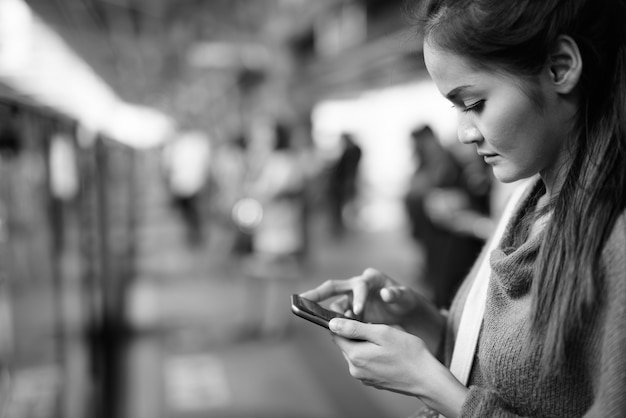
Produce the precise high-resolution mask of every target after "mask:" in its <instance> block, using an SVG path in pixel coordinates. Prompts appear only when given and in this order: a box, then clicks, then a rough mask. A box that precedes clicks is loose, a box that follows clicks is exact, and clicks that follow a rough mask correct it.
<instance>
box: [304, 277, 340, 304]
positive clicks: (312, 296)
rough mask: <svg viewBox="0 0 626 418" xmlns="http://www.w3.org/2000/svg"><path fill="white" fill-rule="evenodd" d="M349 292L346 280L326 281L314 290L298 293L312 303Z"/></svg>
mask: <svg viewBox="0 0 626 418" xmlns="http://www.w3.org/2000/svg"><path fill="white" fill-rule="evenodd" d="M349 291H350V284H349V283H347V280H327V281H325V282H324V283H322V284H321V285H319V286H318V287H316V288H315V289H311V290H307V291H306V292H303V293H300V296H301V297H303V298H305V299H309V300H312V301H314V302H320V301H323V300H325V299H328V298H331V297H333V296H337V295H340V294H345V293H348V292H349Z"/></svg>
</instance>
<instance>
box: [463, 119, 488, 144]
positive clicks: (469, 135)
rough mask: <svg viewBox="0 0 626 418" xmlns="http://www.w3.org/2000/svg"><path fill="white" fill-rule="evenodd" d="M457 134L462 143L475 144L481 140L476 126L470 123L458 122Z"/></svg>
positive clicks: (481, 137)
mask: <svg viewBox="0 0 626 418" xmlns="http://www.w3.org/2000/svg"><path fill="white" fill-rule="evenodd" d="M457 135H458V137H459V141H460V142H461V143H462V144H467V145H469V144H475V143H477V142H480V141H482V140H483V136H482V134H481V133H480V131H479V130H478V128H477V127H476V126H474V125H472V124H463V123H459V127H458V131H457Z"/></svg>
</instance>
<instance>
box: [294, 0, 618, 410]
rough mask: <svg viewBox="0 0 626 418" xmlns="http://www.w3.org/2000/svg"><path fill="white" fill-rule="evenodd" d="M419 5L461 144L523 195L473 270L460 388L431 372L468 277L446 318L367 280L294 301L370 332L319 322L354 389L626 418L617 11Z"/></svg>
mask: <svg viewBox="0 0 626 418" xmlns="http://www.w3.org/2000/svg"><path fill="white" fill-rule="evenodd" d="M426 3H427V4H426V5H425V6H424V12H423V13H424V24H423V26H422V27H423V28H424V57H425V62H426V66H427V69H428V71H429V73H430V75H431V77H432V78H433V80H434V81H435V83H436V84H437V86H438V88H439V90H440V91H441V93H442V94H443V95H444V96H445V97H447V98H448V99H449V100H450V101H451V102H452V104H453V105H454V106H455V108H456V109H457V110H458V116H459V126H458V134H459V139H460V141H461V142H462V143H465V144H468V145H472V146H474V147H476V151H477V152H478V154H479V155H481V156H483V157H484V160H485V162H486V163H487V164H489V165H490V166H491V167H492V169H493V172H494V175H495V177H496V178H497V179H498V180H500V181H502V182H514V181H517V180H521V179H530V181H531V184H530V187H528V188H527V189H526V190H527V191H526V193H525V195H524V196H523V198H522V199H521V201H520V202H519V203H518V205H517V207H516V209H515V210H514V213H513V216H512V218H511V219H510V220H509V221H508V224H507V227H506V229H505V232H504V235H503V237H502V238H501V240H500V241H499V243H498V244H497V246H496V249H495V250H493V251H492V252H491V253H490V254H483V255H482V256H481V258H482V257H489V265H490V267H491V269H490V275H489V276H488V277H489V279H488V280H489V285H488V290H487V296H486V304H485V312H484V315H483V319H482V328H481V331H480V334H479V339H478V343H477V349H476V354H475V357H474V361H473V366H472V369H471V373H470V376H469V382H468V384H467V385H463V384H461V383H460V382H459V381H458V380H457V379H456V378H455V377H454V376H453V375H452V374H451V372H450V371H449V370H448V368H447V367H446V366H445V365H446V364H449V361H450V353H451V347H452V346H453V344H454V339H455V336H456V335H457V330H458V327H459V322H460V320H461V318H460V317H461V313H462V309H463V305H464V302H465V299H466V297H467V293H468V289H469V288H470V286H471V284H472V282H473V280H474V276H475V273H476V272H475V270H476V268H474V269H473V270H474V271H472V272H470V274H469V276H468V278H467V279H466V282H465V283H464V285H463V287H462V288H461V289H460V291H459V292H458V294H457V296H456V298H455V301H454V303H453V305H452V307H451V309H450V311H449V313H448V314H447V315H444V314H442V313H440V312H439V311H437V310H436V309H434V307H433V305H432V304H431V303H430V302H429V301H427V300H425V299H424V298H422V297H421V296H420V295H419V294H417V293H416V292H415V291H413V290H411V289H408V288H405V287H402V286H400V285H399V284H398V283H397V282H395V281H393V280H392V279H391V278H389V277H387V276H385V275H384V274H382V273H380V272H378V271H375V270H372V269H367V270H365V272H364V273H363V274H361V275H360V276H357V277H354V278H352V279H349V280H344V281H329V282H326V283H324V284H322V285H321V286H319V287H318V288H316V289H313V290H310V291H308V292H304V293H303V294H302V296H304V297H306V298H309V299H313V300H316V301H322V300H325V299H327V298H329V297H332V296H337V295H343V296H342V297H340V298H338V299H336V301H335V302H334V303H333V304H332V305H331V307H332V308H333V309H335V310H338V311H351V312H353V313H354V314H355V315H357V316H361V317H363V318H364V319H365V320H366V321H367V322H370V323H369V324H368V323H360V322H357V321H352V320H342V319H334V320H333V321H331V326H330V328H331V332H332V333H333V339H334V341H335V342H336V344H337V345H338V346H339V348H340V349H341V350H342V351H343V354H344V356H345V358H346V360H347V362H348V365H349V369H350V372H351V374H352V375H353V376H354V377H355V378H357V379H359V380H361V381H362V382H363V383H365V384H368V385H371V386H375V387H378V388H381V389H386V390H390V391H394V392H400V393H404V394H407V395H410V396H415V397H418V398H420V399H421V400H422V401H423V402H424V403H425V404H427V405H428V406H429V407H430V408H432V409H434V410H435V411H437V412H439V413H441V414H443V415H445V416H447V417H457V416H463V417H469V416H472V417H491V416H498V417H516V416H524V417H580V416H585V417H623V416H626V211H625V207H626V25H625V24H624V22H626V2H624V1H619V0H541V1H537V0H432V1H427V2H426ZM432 336H435V339H434V340H433V341H432V342H434V343H432V344H427V342H431V340H432ZM437 341H443V344H442V346H443V347H444V350H442V351H441V356H438V354H439V352H437V351H436V350H435V347H437V344H436V342H437Z"/></svg>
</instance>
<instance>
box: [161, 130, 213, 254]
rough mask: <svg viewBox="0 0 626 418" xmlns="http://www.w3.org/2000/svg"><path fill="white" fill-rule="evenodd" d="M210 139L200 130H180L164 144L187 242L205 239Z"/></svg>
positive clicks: (173, 196)
mask: <svg viewBox="0 0 626 418" xmlns="http://www.w3.org/2000/svg"><path fill="white" fill-rule="evenodd" d="M211 151H212V149H211V141H210V138H209V136H208V135H207V134H205V133H204V132H200V131H186V132H181V133H180V134H179V135H178V136H177V137H176V138H174V139H173V140H172V141H171V142H169V143H167V144H166V145H165V146H164V148H163V169H164V173H165V179H166V183H167V187H168V191H169V192H170V195H171V199H172V204H173V205H174V207H175V208H176V210H177V211H178V212H179V213H180V215H181V219H182V220H183V222H184V226H185V231H186V232H185V235H186V239H187V243H188V244H189V245H190V246H192V247H197V246H200V245H201V244H202V243H203V242H204V240H205V233H206V231H205V222H204V220H203V217H204V214H203V192H204V190H205V187H206V185H207V182H208V180H209V174H210V172H211V166H210V164H211Z"/></svg>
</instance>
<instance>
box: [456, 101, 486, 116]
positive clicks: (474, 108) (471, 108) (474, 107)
mask: <svg viewBox="0 0 626 418" xmlns="http://www.w3.org/2000/svg"><path fill="white" fill-rule="evenodd" d="M484 104H485V101H484V100H479V101H477V102H474V103H470V104H468V105H466V106H465V105H464V106H463V107H462V109H461V111H462V112H464V113H467V112H480V111H481V110H482V108H483V105H484Z"/></svg>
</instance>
